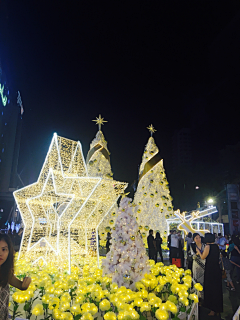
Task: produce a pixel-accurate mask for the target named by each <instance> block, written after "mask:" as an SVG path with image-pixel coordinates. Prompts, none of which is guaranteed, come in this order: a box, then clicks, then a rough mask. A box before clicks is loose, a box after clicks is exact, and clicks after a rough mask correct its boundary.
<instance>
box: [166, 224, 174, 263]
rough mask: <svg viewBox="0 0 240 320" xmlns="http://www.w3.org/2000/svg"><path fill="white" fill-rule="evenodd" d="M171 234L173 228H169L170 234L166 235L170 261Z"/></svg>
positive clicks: (170, 259)
mask: <svg viewBox="0 0 240 320" xmlns="http://www.w3.org/2000/svg"><path fill="white" fill-rule="evenodd" d="M172 234H173V230H170V234H169V235H168V240H167V241H168V248H169V261H170V263H172V256H171V235H172Z"/></svg>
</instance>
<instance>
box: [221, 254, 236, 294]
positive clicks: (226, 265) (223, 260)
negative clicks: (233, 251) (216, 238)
mask: <svg viewBox="0 0 240 320" xmlns="http://www.w3.org/2000/svg"><path fill="white" fill-rule="evenodd" d="M219 264H220V267H221V269H223V268H224V269H225V271H226V276H227V289H229V290H231V291H235V287H234V284H233V282H232V279H231V274H230V273H231V271H232V264H231V262H230V261H229V259H228V257H227V252H225V251H223V250H221V253H220V261H219ZM229 284H230V285H231V288H230V286H229Z"/></svg>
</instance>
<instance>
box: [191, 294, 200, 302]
mask: <svg viewBox="0 0 240 320" xmlns="http://www.w3.org/2000/svg"><path fill="white" fill-rule="evenodd" d="M189 299H191V300H193V301H194V302H195V303H198V296H197V295H196V294H195V293H192V294H190V295H189Z"/></svg>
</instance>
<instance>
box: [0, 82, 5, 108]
mask: <svg viewBox="0 0 240 320" xmlns="http://www.w3.org/2000/svg"><path fill="white" fill-rule="evenodd" d="M0 96H1V99H2V104H3V106H4V107H5V106H6V104H7V96H4V85H1V83H0Z"/></svg>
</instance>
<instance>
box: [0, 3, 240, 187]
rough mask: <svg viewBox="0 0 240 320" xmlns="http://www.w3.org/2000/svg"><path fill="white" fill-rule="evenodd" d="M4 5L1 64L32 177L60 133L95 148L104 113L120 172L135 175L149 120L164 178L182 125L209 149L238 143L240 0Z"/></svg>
mask: <svg viewBox="0 0 240 320" xmlns="http://www.w3.org/2000/svg"><path fill="white" fill-rule="evenodd" d="M5 4H6V6H5ZM1 5H2V8H3V9H4V10H3V9H2V13H1V14H2V23H1V25H2V30H1V34H0V37H1V38H0V39H1V43H0V55H1V58H2V68H3V69H4V71H5V73H7V76H8V78H9V82H10V83H11V85H12V87H13V88H14V90H20V92H21V95H22V100H23V104H24V108H25V114H24V119H23V132H22V142H21V152H20V159H19V170H20V171H21V172H22V177H23V180H24V179H25V180H24V182H25V183H26V184H27V183H29V182H34V181H35V180H36V179H37V177H38V174H39V171H40V169H41V166H42V163H43V161H44V157H45V155H46V153H47V150H48V147H49V144H50V141H51V139H52V134H53V132H57V133H58V134H59V135H61V136H64V137H68V138H71V139H73V140H80V142H81V143H82V146H83V151H84V155H85V156H86V155H87V151H88V148H89V144H90V142H91V141H92V139H93V138H94V136H95V134H96V132H97V126H95V124H94V123H93V122H92V121H91V120H93V119H95V118H96V116H98V115H99V113H100V114H101V115H102V116H103V117H104V118H105V119H106V120H108V123H107V124H105V126H104V127H103V133H104V135H105V138H106V140H107V141H108V147H109V150H110V152H111V164H112V168H113V172H114V178H115V179H118V180H122V181H127V182H129V183H132V182H133V180H134V179H136V178H137V170H138V165H139V164H140V163H141V157H142V153H143V150H144V145H145V144H146V143H147V140H148V137H149V133H148V131H147V129H146V127H147V126H148V125H149V124H151V123H152V124H153V125H154V127H155V128H156V129H157V132H156V134H155V135H154V137H155V140H156V143H157V145H158V146H159V148H160V149H161V154H162V156H163V158H164V159H165V167H166V168H167V174H168V171H170V170H171V164H170V161H171V138H172V135H173V133H174V131H175V130H178V129H180V128H182V127H191V128H193V129H194V128H196V130H197V131H199V136H198V139H199V143H200V144H199V145H200V146H201V150H200V152H201V153H202V154H204V153H205V152H208V150H209V146H211V148H212V149H211V150H212V152H213V154H212V156H213V155H214V153H215V152H216V151H217V150H218V149H221V148H223V147H224V146H225V145H226V144H235V143H237V142H238V141H239V111H238V109H239V100H240V99H239V98H240V95H239V75H240V67H239V61H240V59H239V56H240V45H239V43H240V11H239V10H240V4H239V2H238V1H231V2H230V1H229V2H221V1H138V2H137V1H128V2H121V1H106V2H104V1H90V0H87V1H28V0H25V1H17V0H8V1H6V0H1V2H0V6H1ZM0 8H1V7H0ZM6 9H7V10H6ZM6 17H8V18H6ZM199 148H200V147H199ZM205 148H206V149H205ZM210 157H211V156H209V158H210ZM22 170H23V171H22Z"/></svg>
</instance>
